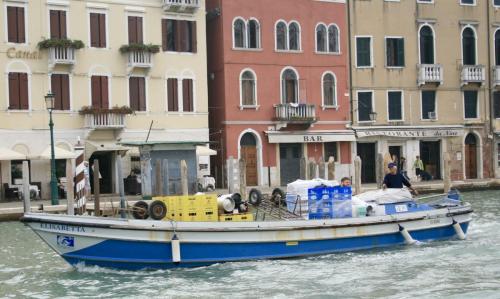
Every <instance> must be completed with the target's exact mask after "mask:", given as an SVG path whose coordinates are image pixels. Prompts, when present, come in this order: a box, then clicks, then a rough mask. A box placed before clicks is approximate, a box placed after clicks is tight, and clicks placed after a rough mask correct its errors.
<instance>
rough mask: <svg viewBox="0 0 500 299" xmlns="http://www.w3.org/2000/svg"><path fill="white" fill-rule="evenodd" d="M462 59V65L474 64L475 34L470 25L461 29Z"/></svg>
mask: <svg viewBox="0 0 500 299" xmlns="http://www.w3.org/2000/svg"><path fill="white" fill-rule="evenodd" d="M462 60H463V64H464V65H476V34H475V32H474V30H473V29H472V28H471V27H466V28H465V29H464V30H463V31H462Z"/></svg>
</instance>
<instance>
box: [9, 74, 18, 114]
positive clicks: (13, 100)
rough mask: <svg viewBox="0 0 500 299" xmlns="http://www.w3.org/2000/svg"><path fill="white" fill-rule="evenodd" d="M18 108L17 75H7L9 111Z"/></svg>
mask: <svg viewBox="0 0 500 299" xmlns="http://www.w3.org/2000/svg"><path fill="white" fill-rule="evenodd" d="M19 108H20V105H19V74H18V73H9V109H19Z"/></svg>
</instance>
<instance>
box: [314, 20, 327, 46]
mask: <svg viewBox="0 0 500 299" xmlns="http://www.w3.org/2000/svg"><path fill="white" fill-rule="evenodd" d="M316 51H317V52H326V26H325V25H323V24H319V25H318V26H316Z"/></svg>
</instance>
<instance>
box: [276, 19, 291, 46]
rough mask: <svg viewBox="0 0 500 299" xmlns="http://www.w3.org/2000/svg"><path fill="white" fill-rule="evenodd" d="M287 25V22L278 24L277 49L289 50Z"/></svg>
mask: <svg viewBox="0 0 500 299" xmlns="http://www.w3.org/2000/svg"><path fill="white" fill-rule="evenodd" d="M287 34H288V32H287V25H286V23H285V22H282V21H281V22H278V24H276V49H278V50H287V49H288V47H287V45H288V44H287Z"/></svg>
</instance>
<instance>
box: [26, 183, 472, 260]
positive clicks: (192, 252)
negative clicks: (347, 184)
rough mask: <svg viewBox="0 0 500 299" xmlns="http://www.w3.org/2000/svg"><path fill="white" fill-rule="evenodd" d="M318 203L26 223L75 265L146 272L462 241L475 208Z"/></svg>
mask: <svg viewBox="0 0 500 299" xmlns="http://www.w3.org/2000/svg"><path fill="white" fill-rule="evenodd" d="M316 191H317V190H316ZM323 191H324V190H323ZM309 193H310V194H314V192H313V193H311V192H309ZM323 193H324V192H323ZM316 194H321V192H319V193H316ZM288 197H289V196H288V194H287V200H288ZM313 197H314V196H313ZM325 198H326V197H325ZM314 200H315V201H316V203H315V207H314V209H315V211H314V213H311V215H309V216H306V217H304V215H300V216H301V217H296V218H293V219H277V220H272V219H271V220H266V221H261V220H254V221H246V222H227V221H212V222H188V221H175V220H169V221H157V220H138V219H115V218H102V217H92V216H69V215H49V214H39V213H26V214H25V215H24V217H23V218H22V221H23V222H24V223H25V224H26V225H27V226H29V227H30V228H31V229H32V230H33V231H34V232H35V233H36V234H37V235H38V236H39V237H40V238H42V239H43V240H44V241H45V242H46V243H47V244H48V245H49V246H50V247H51V248H52V249H53V250H54V251H55V252H57V253H58V254H59V255H60V256H61V257H62V258H63V259H65V260H66V261H67V262H68V263H70V264H71V265H75V266H76V265H79V264H82V265H86V266H100V267H108V268H115V269H125V270H142V269H169V268H178V267H199V266H206V265H211V264H215V263H222V262H234V261H248V260H259V259H282V258H294V257H307V256H314V255H324V254H331V253H337V252H346V251H355V250H366V249H372V248H381V247H389V246H400V245H404V244H413V243H416V242H427V241H435V240H447V239H464V238H465V236H466V232H467V228H468V226H469V223H470V222H471V220H472V219H471V215H472V208H471V206H470V204H468V203H463V202H461V201H460V199H459V198H458V194H457V193H453V194H452V193H450V194H445V195H442V196H441V197H440V198H439V199H438V200H436V201H434V202H432V203H428V204H423V203H418V202H416V201H414V200H412V199H411V198H407V197H406V196H399V197H398V196H388V195H387V192H384V191H376V192H374V193H371V194H370V193H366V194H363V195H362V196H360V197H356V196H354V197H353V198H352V199H351V200H352V202H353V203H352V216H351V217H347V218H339V217H344V216H345V215H344V216H341V215H340V214H338V213H345V210H343V211H341V212H339V210H335V208H334V207H335V204H336V203H335V201H333V206H332V205H323V207H322V208H323V211H325V210H329V211H330V213H333V214H334V213H337V216H338V217H335V215H333V214H330V215H333V216H334V217H326V218H321V217H318V215H319V213H320V212H321V211H322V210H321V209H320V208H321V206H320V205H318V202H317V201H318V198H310V200H309V202H308V203H312V202H311V201H314ZM338 200H342V198H339V199H338ZM288 206H289V207H288V209H291V208H290V206H292V205H290V204H289V205H288ZM340 206H341V207H342V205H340ZM295 208H296V207H295ZM360 211H362V212H360ZM353 216H354V217H353ZM305 218H307V219H305ZM309 218H311V219H309Z"/></svg>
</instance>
